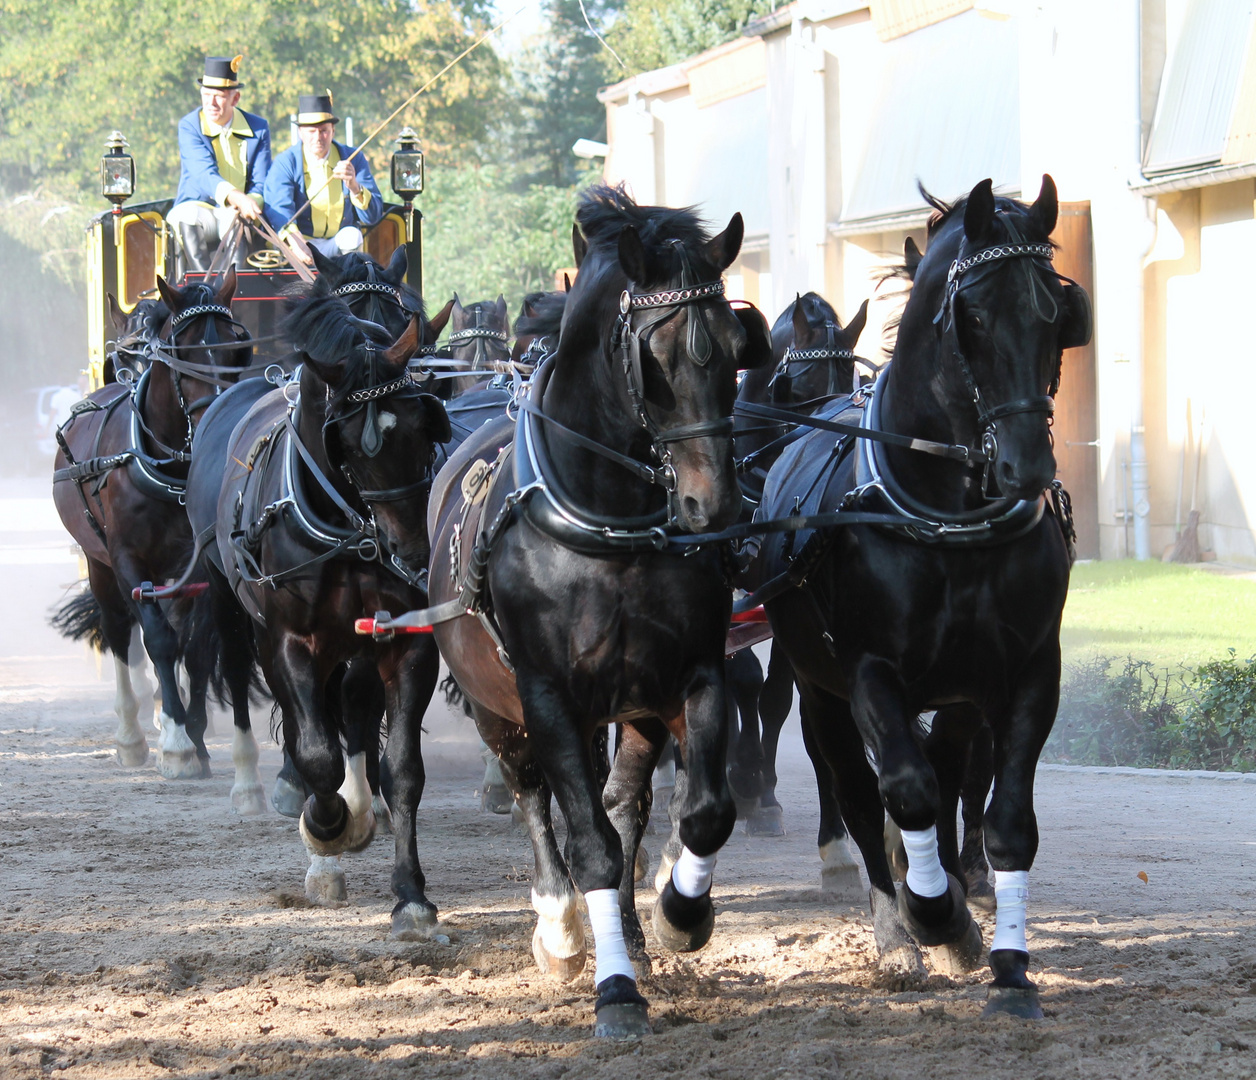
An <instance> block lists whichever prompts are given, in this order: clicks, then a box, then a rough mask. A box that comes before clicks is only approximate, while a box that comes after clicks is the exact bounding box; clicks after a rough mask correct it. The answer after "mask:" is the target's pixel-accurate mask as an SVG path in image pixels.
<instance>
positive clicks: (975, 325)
mask: <svg viewBox="0 0 1256 1080" xmlns="http://www.w3.org/2000/svg"><path fill="white" fill-rule="evenodd" d="M968 325H969V326H970V327H971V328H972V329H973V330H984V329H985V328H986V324H985V323H983V322H982V321H981V316H980V315H978V314H976V313H975V312H970V313H969V316H968Z"/></svg>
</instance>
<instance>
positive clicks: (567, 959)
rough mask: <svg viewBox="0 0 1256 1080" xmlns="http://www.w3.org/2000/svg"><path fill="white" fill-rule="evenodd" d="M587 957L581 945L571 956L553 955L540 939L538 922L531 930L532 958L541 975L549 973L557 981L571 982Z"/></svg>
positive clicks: (586, 952) (587, 954) (581, 969)
mask: <svg viewBox="0 0 1256 1080" xmlns="http://www.w3.org/2000/svg"><path fill="white" fill-rule="evenodd" d="M588 957H589V953H588V950H587V949H586V948H585V947H584V946H583V945H581V946H580V951H579V952H577V953H575V954H573V955H572V956H555V955H554V954H553V953H551V952H550V951H549V949H547V948H546V947H545V942H544V941H542V940H541V926H540V924H539V923H538V924H537V926H536V929H534V930H533V931H532V959H533V960H535V961H536V966H537V968H538V969H539V970H540V972H541V974H542V975H549V976H550V977H551V978H554V979H557V980H558V981H559V982H571V980H572V979H574V978H575V977H576V976H577V975H579V974H580V972H582V971H583V970H584V965H585V962H586V961H587V960H588Z"/></svg>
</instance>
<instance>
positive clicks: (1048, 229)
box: [1029, 173, 1060, 236]
mask: <svg viewBox="0 0 1256 1080" xmlns="http://www.w3.org/2000/svg"><path fill="white" fill-rule="evenodd" d="M1029 216H1030V218H1032V219H1033V222H1034V224H1035V225H1036V226H1037V227H1038V228H1039V229H1041V230H1042V235H1043V236H1050V235H1051V234H1052V233H1053V232H1055V223H1056V222H1057V221H1058V220H1059V219H1060V199H1059V196H1058V195H1057V194H1056V191H1055V181H1054V180H1052V179H1051V175H1050V174H1049V173H1043V174H1042V187H1041V188H1040V189H1039V191H1038V198H1036V199H1035V200H1034V205H1033V206H1031V207H1030V208H1029Z"/></svg>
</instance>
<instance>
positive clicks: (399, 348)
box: [384, 315, 419, 365]
mask: <svg viewBox="0 0 1256 1080" xmlns="http://www.w3.org/2000/svg"><path fill="white" fill-rule="evenodd" d="M418 350H419V317H418V316H417V315H411V316H410V325H409V326H407V327H406V328H405V330H404V331H402V334H401V337H399V338H398V339H397V340H396V341H394V342H393V343H392V344H391V345H390V346H388V350H387V352H385V353H384V359H385V360H387V361H388V363H389V364H392V365H397V364H404V363H405V362H406V361H407V360H409V359H410V357H412V356H413V355H414V354H415V353H416V352H418Z"/></svg>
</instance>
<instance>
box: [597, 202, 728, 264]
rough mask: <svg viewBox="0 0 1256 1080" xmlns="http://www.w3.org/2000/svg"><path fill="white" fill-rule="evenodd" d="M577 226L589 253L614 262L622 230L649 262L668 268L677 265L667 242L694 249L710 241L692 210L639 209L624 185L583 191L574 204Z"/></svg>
mask: <svg viewBox="0 0 1256 1080" xmlns="http://www.w3.org/2000/svg"><path fill="white" fill-rule="evenodd" d="M576 222H577V223H578V224H579V226H580V230H581V232H583V233H584V235H585V238H586V239H587V240H588V241H589V251H590V253H593V252H598V253H600V254H601V255H603V256H606V255H608V254H609V255H611V256H613V257H616V258H617V257H618V256H617V252H618V247H619V234H620V233H621V232H622V231H623V229H624V226H626V225H631V226H633V227H634V228H635V229H636V230H637V232H638V233H639V234H640V236H641V243H642V245H643V246H644V247H645V250H646V255H647V257H649V258H650V260H651V262H653V263H656V264H663V265H667V266H672V265H673V264H674V263H675V262H676V261H677V259H676V254H675V251H674V248H673V245H672V244H670V243H668V242H667V241H669V240H680V241H681V243H683V244H684V245H685V247H687V248H690V249H693V248H696V247H698V246H699V245H702V244H705V243H706V242H707V241H708V240H710V239H711V234H710V232H709V231H708V229H707V227H706V225H705V223H704V222H703V221H702V219H701V218H699V217H698V215H697V213H696V212H695V211H694V209H693V208H692V207H680V208H676V209H674V208H672V207H668V206H639V205H638V204H637V203H636V202H634V201H633V199H632V197H631V196H630V195H629V194H628V192H627V191H625V190H624V185H623V184H619V185H618V186H616V187H610V186H609V185H607V184H594V185H593V187H591V188H588V189H586V190H585V191H582V192H581V193H580V198H579V199H578V200H577V203H576Z"/></svg>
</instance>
